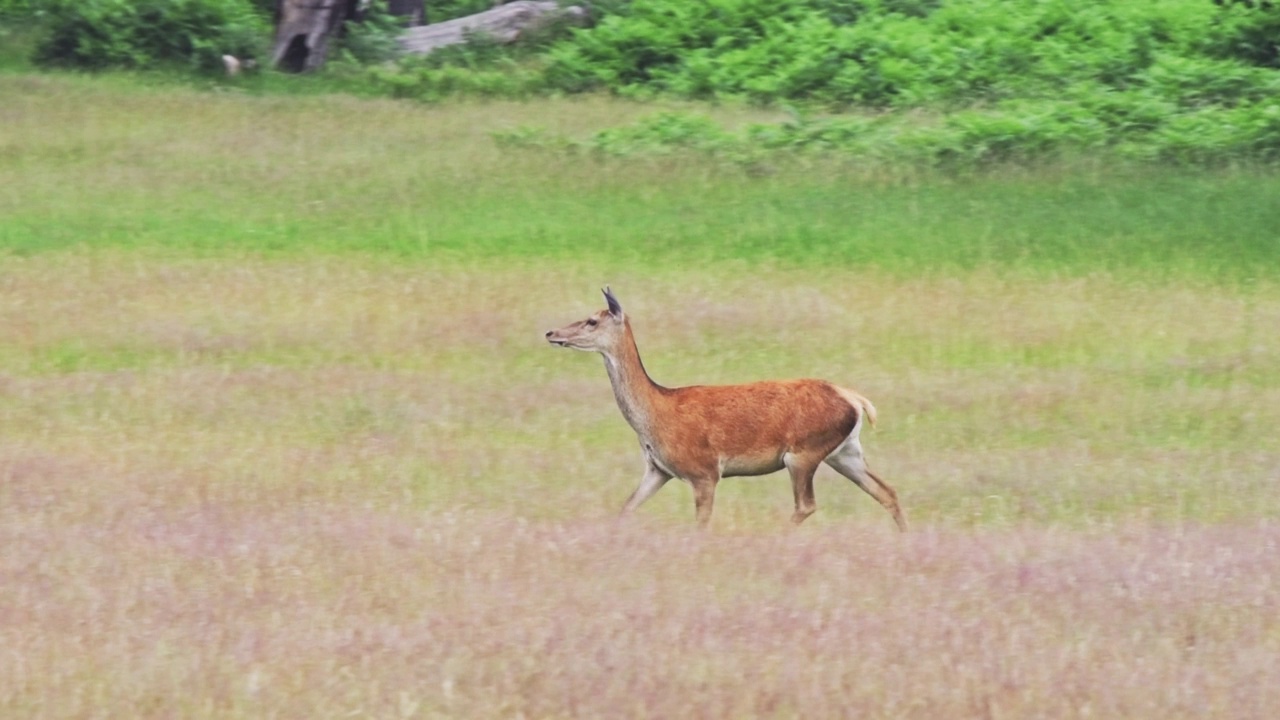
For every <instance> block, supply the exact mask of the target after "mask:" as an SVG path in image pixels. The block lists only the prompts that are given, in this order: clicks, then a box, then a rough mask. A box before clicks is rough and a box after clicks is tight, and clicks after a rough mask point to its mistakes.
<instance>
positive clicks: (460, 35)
mask: <svg viewBox="0 0 1280 720" xmlns="http://www.w3.org/2000/svg"><path fill="white" fill-rule="evenodd" d="M565 17H567V18H571V19H573V20H574V21H579V22H580V21H582V20H585V19H586V17H587V11H586V10H584V9H583V8H580V7H577V6H570V7H561V5H560V3H558V2H555V0H516V2H511V3H507V4H506V5H499V6H498V7H495V8H492V9H489V10H485V11H484V12H481V13H476V14H475V15H468V16H466V17H460V18H455V19H453V20H446V21H444V22H439V23H433V24H431V25H421V26H419V27H415V28H410V29H409V30H407V31H406V32H405V33H404V35H402V36H401V38H400V45H401V47H403V48H404V51H405V52H407V53H413V54H417V55H426V54H429V53H431V52H432V51H434V50H437V49H439V48H442V47H447V46H449V45H458V44H460V43H464V42H466V41H467V38H468V37H470V36H471V35H473V34H482V35H486V36H488V37H489V38H491V39H493V40H495V41H497V42H500V43H512V42H515V41H516V40H518V39H519V38H520V35H521V34H522V33H524V32H527V31H529V30H533V29H536V28H539V27H542V26H543V25H544V24H546V23H548V22H551V21H553V20H557V19H560V18H565Z"/></svg>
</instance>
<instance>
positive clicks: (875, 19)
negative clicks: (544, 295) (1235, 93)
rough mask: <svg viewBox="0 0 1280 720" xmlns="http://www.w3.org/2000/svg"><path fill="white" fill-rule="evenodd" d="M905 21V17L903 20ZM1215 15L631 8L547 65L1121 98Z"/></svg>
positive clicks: (829, 98) (695, 78) (965, 0)
mask: <svg viewBox="0 0 1280 720" xmlns="http://www.w3.org/2000/svg"><path fill="white" fill-rule="evenodd" d="M904 10H907V11H904ZM1217 12H1219V10H1218V8H1216V7H1214V6H1213V5H1212V3H1210V2H1208V0H1168V1H1167V2H1163V3H1130V2H1120V1H1119V0H1115V1H1110V2H1109V1H1103V0H1095V2H1087V3H1081V2H1066V1H1065V0H1061V1H1056V2H1052V1H1051V2H1044V1H1042V0H952V1H951V2H945V3H925V2H917V3H904V2H887V1H877V0H707V1H706V2H699V3H688V2H684V1H683V0H633V2H631V3H630V4H629V5H628V6H626V9H625V12H620V13H617V14H614V15H611V16H609V17H606V18H604V19H603V20H602V21H601V22H600V23H599V24H598V25H597V26H596V27H594V28H590V29H585V30H581V31H578V32H577V33H575V37H574V38H573V39H572V40H571V41H568V42H565V43H562V44H560V45H558V46H557V47H555V48H554V49H553V50H552V52H551V66H550V67H549V69H548V72H549V73H550V74H551V75H552V76H553V77H554V78H555V79H556V82H557V83H558V84H560V85H562V86H563V87H565V88H566V89H575V90H576V89H581V88H586V87H607V88H614V89H619V90H621V91H623V92H638V91H641V92H642V91H644V90H659V91H663V92H669V93H674V94H678V95H682V96H688V97H715V96H726V95H728V96H734V95H737V96H745V97H751V98H755V99H758V100H762V101H774V100H784V99H785V100H807V101H814V100H816V101H819V102H823V103H826V104H828V105H846V104H859V105H868V104H870V105H879V106H914V105H919V104H922V103H934V102H944V103H947V102H949V103H971V102H973V101H976V100H990V99H999V98H1007V97H1016V96H1025V95H1027V94H1029V93H1030V94H1048V93H1053V92H1056V91H1057V90H1058V89H1060V88H1061V87H1063V86H1065V85H1070V84H1073V83H1077V82H1081V81H1089V82H1098V83H1102V84H1105V85H1108V86H1111V87H1125V86H1126V85H1127V84H1128V83H1130V82H1132V81H1133V79H1134V77H1135V75H1137V74H1140V73H1141V72H1143V71H1144V70H1145V69H1146V68H1148V67H1150V65H1151V63H1152V62H1153V60H1154V58H1155V57H1156V56H1157V55H1158V54H1159V53H1160V52H1170V53H1174V54H1183V53H1186V52H1188V51H1190V50H1191V48H1192V47H1193V46H1194V45H1195V43H1196V42H1198V41H1200V40H1201V38H1202V37H1203V36H1204V34H1205V33H1206V32H1207V30H1206V28H1208V27H1209V26H1210V25H1211V24H1212V23H1211V21H1212V19H1213V18H1214V15H1215V13H1217Z"/></svg>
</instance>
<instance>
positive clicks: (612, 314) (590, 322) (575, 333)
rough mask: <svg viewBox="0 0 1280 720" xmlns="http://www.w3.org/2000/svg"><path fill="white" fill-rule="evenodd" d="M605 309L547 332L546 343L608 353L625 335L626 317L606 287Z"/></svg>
mask: <svg viewBox="0 0 1280 720" xmlns="http://www.w3.org/2000/svg"><path fill="white" fill-rule="evenodd" d="M604 299H605V302H607V303H608V304H609V307H608V308H606V309H604V310H600V311H598V312H595V313H592V314H591V315H589V316H587V318H586V319H585V320H579V321H578V322H576V323H572V324H570V325H565V326H564V327H562V328H560V329H559V330H548V331H547V342H549V343H551V344H552V345H559V346H560V347H567V348H573V349H574V350H587V351H590V352H609V351H610V350H612V349H613V348H615V347H617V346H618V343H620V342H621V341H622V338H623V337H625V336H626V331H627V328H626V324H627V319H626V316H625V315H623V314H622V305H621V304H619V303H618V298H616V297H614V296H613V292H612V291H611V290H609V288H607V287H606V288H605V289H604Z"/></svg>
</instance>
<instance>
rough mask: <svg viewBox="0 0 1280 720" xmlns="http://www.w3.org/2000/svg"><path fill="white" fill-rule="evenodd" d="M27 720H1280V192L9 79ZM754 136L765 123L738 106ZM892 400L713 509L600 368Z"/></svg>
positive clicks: (5, 246)
mask: <svg viewBox="0 0 1280 720" xmlns="http://www.w3.org/2000/svg"><path fill="white" fill-rule="evenodd" d="M0 97H3V98H4V101H3V102H0V127H3V128H4V129H5V130H4V132H3V133H0V547H3V548H4V552H0V588H3V592H0V647H2V648H3V652H0V711H3V712H2V713H0V714H4V715H10V716H15V717H16V716H21V717H32V718H38V717H48V718H59V717H68V718H69V717H116V716H127V717H175V716H179V717H219V718H226V717H255V718H257V717H339V716H349V717H360V716H366V717H381V718H389V717H424V718H432V717H528V718H534V717H538V718H542V717H673V716H678V717H707V718H722V717H795V716H797V715H807V716H851V715H871V716H875V717H911V718H935V717H993V718H994V717H1027V716H1043V717H1085V716H1093V717H1169V718H1180V717H1187V718H1190V717H1233V718H1255V717H1256V718H1264V717H1269V716H1270V713H1271V712H1272V710H1273V708H1275V707H1277V706H1278V705H1280V690H1277V688H1280V526H1277V525H1276V521H1275V518H1276V517H1277V516H1278V515H1280V487H1278V482H1280V433H1277V432H1276V429H1277V428H1278V427H1280V333H1277V329H1280V282H1277V280H1278V279H1280V204H1278V203H1276V202H1275V201H1274V198H1276V197H1280V175H1277V174H1275V173H1274V172H1273V171H1266V170H1258V169H1243V168H1234V169H1232V168H1227V169H1218V170H1213V171H1206V170H1198V171H1192V170H1186V169H1183V170H1170V169H1167V168H1114V167H1105V166H1096V165H1091V164H1090V163H1087V162H1083V161H1082V162H1079V163H1076V164H1073V165H1071V166H1069V167H1052V168H1037V169H1010V168H1006V169H993V170H991V171H990V172H989V173H986V174H982V175H966V176H962V177H961V176H948V175H945V174H940V173H936V172H927V171H920V170H914V171H907V170H902V169H892V168H865V167H849V166H840V165H834V164H824V163H820V162H808V163H806V164H801V163H799V162H797V163H796V164H795V165H794V166H785V167H777V168H772V169H769V171H768V172H765V173H763V174H755V175H746V174H744V173H743V172H742V171H741V170H740V169H738V168H733V167H720V166H716V165H713V164H708V163H707V162H706V161H699V160H693V159H685V160H682V159H679V158H665V159H656V160H652V161H630V162H622V161H606V160H601V159H598V158H592V157H576V156H571V155H557V154H554V153H537V152H534V153H529V152H511V151H504V150H503V149H502V148H501V147H499V145H498V144H496V143H494V142H493V141H492V138H491V136H490V134H491V133H492V132H495V131H502V130H511V129H513V128H516V127H521V126H545V127H549V128H553V129H554V130H555V131H556V132H559V133H565V134H571V135H572V134H578V133H582V134H585V133H589V132H591V131H593V130H596V129H599V128H601V127H606V126H609V125H612V124H618V123H621V122H626V121H628V120H629V119H631V118H634V117H635V116H637V115H638V114H643V113H648V112H651V111H652V109H653V108H652V107H651V106H639V105H633V104H628V103H621V102H614V101H606V100H603V99H599V98H596V99H585V100H575V101H567V100H566V101H554V100H552V101H540V102H538V103H530V104H512V103H493V104H460V105H450V106H440V107H420V106H414V105H406V104H395V103H389V102H382V101H367V100H356V99H352V98H343V97H304V98H282V97H254V96H251V95H248V94H245V93H238V92H234V91H225V92H196V91H192V90H188V89H183V88H175V87H146V86H143V85H141V84H139V83H138V81H137V80H135V79H121V78H112V77H102V78H76V77H60V76H36V75H24V74H17V73H14V74H10V75H0ZM714 112H719V113H723V119H724V120H726V121H733V120H740V119H745V118H747V117H748V116H749V115H751V113H749V112H748V111H743V110H734V109H731V108H722V109H719V110H715V111H714ZM605 283H609V284H611V285H612V286H613V288H614V290H615V291H616V292H617V293H618V295H619V297H620V298H621V299H622V302H623V303H624V304H625V305H626V307H627V309H628V311H629V312H630V313H631V314H632V317H633V323H634V326H635V330H636V333H637V336H638V339H639V342H640V349H641V352H642V353H643V354H644V356H645V359H646V364H647V366H648V368H649V370H650V372H651V373H652V374H653V375H654V377H655V378H656V379H657V380H658V381H659V382H663V383H665V384H668V385H681V384H690V383H727V382H737V381H744V380H750V379H756V378H761V377H786V376H819V377H826V378H829V379H831V380H834V381H837V382H840V383H841V384H845V385H848V386H851V387H854V388H857V389H858V390H860V391H861V392H863V393H865V394H867V395H868V396H869V397H871V398H872V399H873V400H874V401H875V402H876V404H877V407H878V408H879V411H880V417H881V423H880V426H879V427H878V429H877V430H876V431H874V432H870V433H868V434H867V436H866V437H865V440H864V443H865V445H866V447H867V451H868V455H869V458H870V460H871V462H872V464H873V467H875V468H877V469H878V470H879V471H880V472H881V474H882V476H884V477H885V478H886V479H887V480H888V481H889V482H891V483H893V484H894V485H895V487H897V488H898V490H899V492H900V494H901V496H902V498H903V501H904V505H905V507H906V509H907V511H908V513H909V515H910V517H911V519H912V522H913V529H914V532H913V533H912V534H909V535H907V536H899V535H897V534H896V533H895V532H894V531H893V526H892V523H891V521H890V520H889V518H888V517H887V516H886V515H885V514H884V512H883V511H882V510H880V509H879V508H878V507H877V506H875V504H874V503H873V502H872V501H871V500H870V499H869V498H867V497H865V496H862V495H861V494H860V493H859V492H858V491H857V489H856V488H855V487H853V486H852V485H851V484H850V483H848V482H847V481H845V480H843V479H842V478H840V477H838V476H836V475H835V474H834V473H832V472H830V471H828V470H825V469H824V470H823V471H822V472H820V474H819V480H818V486H817V494H818V504H819V512H818V514H817V515H816V516H815V517H814V518H812V519H811V520H810V521H809V522H808V523H806V524H805V525H804V526H803V527H802V528H800V529H798V530H795V531H791V530H788V529H787V528H786V527H785V525H786V519H787V517H788V514H789V512H790V502H791V500H790V492H789V488H788V484H787V481H786V479H785V478H784V477H781V476H770V477H766V478H762V479H752V480H729V481H726V482H725V483H724V484H722V486H721V490H720V500H719V502H718V503H717V507H716V517H715V521H714V530H713V532H712V533H710V534H709V535H700V534H698V533H696V532H694V531H693V529H692V515H693V511H692V499H691V493H690V491H689V489H688V488H687V487H685V486H683V485H681V484H676V483H673V484H671V485H670V486H668V487H667V488H666V489H664V490H663V491H662V492H661V493H659V494H658V495H657V496H656V497H655V498H654V499H653V500H651V501H650V503H649V504H648V505H646V506H645V507H644V508H643V509H642V511H641V512H640V513H639V516H638V517H636V518H633V519H631V520H628V521H626V522H617V521H615V520H614V519H613V517H612V516H613V513H614V512H616V510H617V508H618V507H619V506H620V504H621V502H622V500H623V499H624V498H625V497H626V495H627V493H629V492H630V490H631V489H632V487H633V486H634V484H635V482H636V481H637V480H638V479H639V475H640V469H641V466H640V459H639V453H638V450H637V448H636V446H635V440H634V436H633V435H632V434H631V432H630V430H629V429H628V428H627V427H626V425H625V424H624V422H623V421H622V419H621V417H620V415H619V413H618V411H617V409H616V407H615V406H614V404H613V398H612V394H611V393H610V390H609V387H608V382H607V379H606V377H605V373H604V370H603V368H602V367H601V364H600V362H599V360H598V359H597V358H594V357H587V356H584V355H581V354H577V353H569V352H566V351H557V350H554V349H552V348H549V347H547V346H546V345H545V343H544V342H543V340H542V332H543V331H544V330H546V329H549V328H551V327H555V326H558V325H561V324H565V323H567V322H570V321H572V320H577V319H580V318H581V317H582V316H584V315H585V314H586V313H587V312H589V311H592V310H595V309H597V308H598V307H600V306H601V303H602V300H601V298H600V297H599V293H598V290H597V288H598V287H599V286H601V285H603V284H605Z"/></svg>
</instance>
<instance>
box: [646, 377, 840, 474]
mask: <svg viewBox="0 0 1280 720" xmlns="http://www.w3.org/2000/svg"><path fill="white" fill-rule="evenodd" d="M665 400H666V402H667V403H668V406H669V408H670V410H671V412H670V413H666V414H665V418H667V421H666V422H664V423H663V427H659V428H655V431H656V435H657V436H658V439H659V442H660V443H661V445H662V446H663V447H664V449H666V450H667V451H668V452H673V453H676V454H679V455H680V456H683V457H689V458H691V459H692V458H693V457H698V458H702V459H704V460H705V459H707V458H710V457H716V458H718V459H719V461H720V462H721V464H722V465H723V467H724V468H725V474H726V475H739V474H741V475H754V474H762V473H766V472H773V471H774V470H777V469H780V468H781V467H782V465H781V463H782V456H783V454H785V453H788V452H793V453H796V452H820V453H823V454H825V453H827V452H830V451H832V450H834V449H835V448H836V447H837V446H838V445H839V444H840V443H841V442H843V441H844V439H845V438H846V437H848V436H849V433H850V432H852V431H853V428H854V425H855V424H856V423H857V422H858V410H856V409H855V408H854V407H853V406H852V405H850V404H849V402H848V401H847V400H846V399H845V398H844V397H843V396H842V395H841V394H840V392H839V391H838V390H836V389H835V387H834V386H833V385H831V384H830V383H828V382H826V381H824V380H810V379H805V380H767V381H763V382H755V383H748V384H745V385H694V386H690V387H683V388H673V389H671V390H668V391H667V392H666V398H665Z"/></svg>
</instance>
